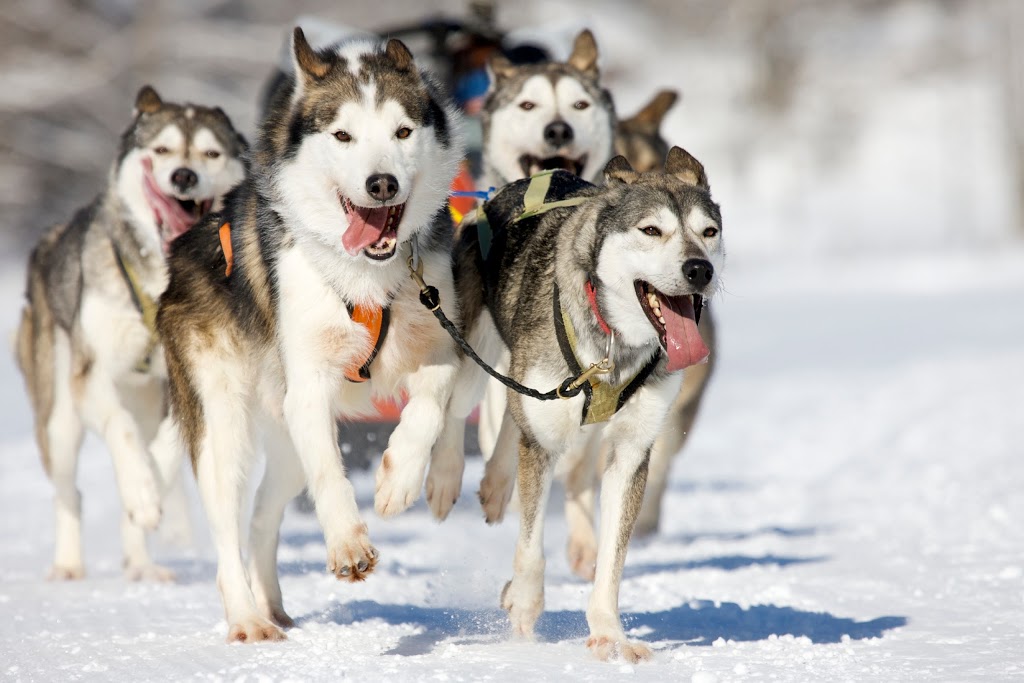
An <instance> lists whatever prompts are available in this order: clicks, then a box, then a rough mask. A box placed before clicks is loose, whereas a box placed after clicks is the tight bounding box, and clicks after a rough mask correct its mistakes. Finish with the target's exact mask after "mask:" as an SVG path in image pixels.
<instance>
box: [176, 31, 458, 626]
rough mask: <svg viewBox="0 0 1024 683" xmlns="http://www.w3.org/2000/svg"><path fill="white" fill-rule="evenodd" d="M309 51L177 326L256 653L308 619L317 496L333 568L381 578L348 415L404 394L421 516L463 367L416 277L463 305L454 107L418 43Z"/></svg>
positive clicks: (392, 508)
mask: <svg viewBox="0 0 1024 683" xmlns="http://www.w3.org/2000/svg"><path fill="white" fill-rule="evenodd" d="M292 42H293V55H294V76H293V77H291V78H289V79H287V80H286V81H285V82H284V83H283V84H282V87H281V89H280V90H279V91H278V92H277V94H275V95H274V96H272V97H271V106H270V111H269V113H268V115H267V117H266V119H265V120H264V122H263V125H262V130H261V132H260V135H259V139H258V142H257V145H256V148H255V150H254V154H253V161H252V168H251V172H250V175H249V177H248V178H247V180H246V182H244V183H243V184H242V185H241V186H240V188H239V189H238V191H237V192H235V193H233V194H232V195H231V196H230V197H229V199H228V203H227V206H226V208H225V211H224V212H223V214H220V215H217V216H214V217H212V218H211V219H210V220H208V221H206V222H205V223H204V224H203V225H201V226H199V227H198V228H197V229H195V230H193V231H192V232H191V233H189V234H188V235H186V237H185V238H183V239H182V240H179V241H178V242H177V243H175V248H174V251H173V253H172V256H171V259H170V265H171V282H170V285H169V287H168V289H167V292H166V294H165V295H164V297H163V298H162V299H161V303H160V312H159V316H158V327H159V330H160V332H161V334H163V335H165V336H166V339H167V342H166V343H167V360H168V369H169V372H170V379H171V392H170V395H171V414H172V419H173V423H174V425H175V428H176V429H178V430H180V433H181V435H182V437H183V439H184V442H185V444H186V446H187V449H188V451H189V452H190V454H191V457H192V462H193V466H194V468H195V471H196V476H197V478H198V482H199V490H200V494H201V495H202V498H203V502H204V507H205V509H206V515H207V518H208V519H209V522H210V526H211V530H212V533H213V538H214V541H215V544H216V547H217V555H218V569H217V586H218V588H219V589H220V592H221V597H222V598H223V602H224V609H225V612H226V616H227V622H228V629H229V630H228V639H229V640H240V641H247V642H252V641H256V640H268V639H270V640H273V639H279V638H283V637H284V634H283V632H282V631H281V627H287V626H288V625H290V624H291V623H292V622H291V619H290V618H289V617H288V615H287V614H286V613H285V610H284V606H283V603H282V598H281V589H280V585H279V583H278V577H277V560H276V556H277V542H278V528H279V526H280V523H281V516H282V513H283V511H284V508H285V506H286V504H287V503H288V501H289V500H291V499H292V498H293V497H294V496H295V495H296V494H297V493H299V492H300V491H301V490H302V489H303V487H308V489H309V492H310V494H311V496H312V498H313V500H314V501H315V505H316V513H317V516H318V518H319V521H320V524H321V526H322V527H323V531H324V537H325V540H326V544H327V569H328V570H329V571H330V572H331V573H333V574H335V575H336V576H337V578H338V579H340V580H344V581H361V580H363V579H365V578H366V577H367V575H369V574H370V573H371V572H372V571H373V569H374V566H375V564H376V562H377V559H378V553H377V551H376V550H375V549H374V547H373V546H372V545H371V544H370V539H369V535H368V531H367V527H366V524H364V523H363V521H362V519H361V518H360V515H359V509H358V507H357V505H356V499H355V494H354V491H353V488H352V485H351V483H350V482H349V481H348V479H347V478H346V476H345V470H344V467H343V465H342V460H341V454H340V452H339V448H338V439H337V433H336V430H337V426H336V425H337V421H336V419H337V418H338V417H339V416H341V417H344V416H348V415H356V414H360V413H363V412H368V411H370V410H372V407H371V398H372V396H374V395H388V396H390V395H394V394H396V393H398V392H399V391H401V390H403V389H404V391H405V392H406V395H407V396H408V403H407V404H406V406H405V408H404V409H403V411H402V415H401V421H400V423H399V425H398V427H397V428H396V429H395V431H394V433H393V434H392V436H391V438H390V441H389V443H388V448H387V450H386V452H385V453H384V457H383V460H382V463H381V466H380V469H379V471H378V473H377V490H376V508H377V511H378V512H379V513H380V514H381V515H384V516H389V515H393V514H396V513H398V512H401V511H402V510H404V509H405V508H406V507H408V506H409V505H410V504H412V502H413V501H415V500H416V498H417V497H418V496H419V494H420V491H421V490H422V488H423V477H424V472H425V469H426V466H427V464H428V462H429V458H430V450H431V447H432V446H433V443H434V441H435V440H436V438H437V435H438V433H439V432H440V431H441V426H442V423H443V421H444V412H445V408H446V406H447V403H448V399H449V396H450V394H451V390H452V385H453V381H454V378H455V374H456V372H457V367H458V362H459V357H458V354H457V351H456V346H455V344H454V343H453V342H452V340H451V338H450V337H449V336H448V334H447V333H446V332H445V331H444V329H442V328H441V327H440V326H439V325H438V324H437V321H436V320H435V319H434V317H433V316H432V315H431V313H430V312H429V311H427V310H426V309H425V308H424V307H423V306H422V305H421V303H420V301H419V289H418V288H417V286H416V285H415V283H414V281H413V280H412V279H411V278H410V273H409V266H408V263H409V259H413V262H417V261H418V265H419V266H420V267H421V268H422V272H423V276H424V277H426V278H427V279H429V280H431V281H432V282H436V283H437V286H438V288H439V289H440V290H441V293H442V296H444V297H445V298H446V299H447V300H449V301H451V300H453V298H454V294H453V292H454V287H453V283H452V267H451V263H452V262H451V240H452V226H451V219H450V218H449V216H448V212H447V196H448V188H449V186H450V184H451V181H452V178H453V177H454V175H455V173H456V170H457V167H458V164H459V161H460V159H461V157H462V149H461V141H460V134H459V123H460V122H459V121H458V117H457V115H456V113H455V111H454V109H453V108H452V106H451V105H450V104H449V102H448V100H447V98H446V97H444V96H443V95H442V94H441V93H440V92H439V90H438V89H437V88H436V86H435V85H434V83H433V81H432V80H431V79H430V78H429V77H428V76H427V75H426V74H425V73H423V72H421V71H420V69H419V68H418V67H417V65H416V64H415V63H414V61H413V57H412V55H411V54H410V53H409V51H408V50H407V49H406V47H405V46H404V45H403V44H402V43H401V42H400V41H397V40H390V41H388V42H387V43H378V42H355V43H348V44H343V45H341V46H338V47H336V48H332V49H325V50H313V49H312V48H311V47H310V46H309V43H308V42H307V41H306V39H305V37H304V36H303V33H302V31H301V30H300V29H298V28H296V29H295V32H294V35H293V41H292ZM264 418H265V419H264ZM257 425H258V426H259V427H261V428H262V431H263V432H264V434H263V435H264V437H266V439H267V464H266V472H265V474H264V477H263V481H262V483H261V484H260V487H259V491H258V492H257V496H256V504H255V509H254V511H253V517H252V527H251V534H250V553H249V558H250V565H249V567H248V568H246V567H245V566H244V565H243V558H242V548H241V540H240V529H239V523H240V520H241V517H242V510H243V508H244V502H243V492H245V491H246V479H247V475H248V471H249V469H250V467H251V465H252V463H253V461H254V460H255V459H256V453H255V448H254V445H253V438H252V436H253V435H252V432H253V431H254V427H256V426H257Z"/></svg>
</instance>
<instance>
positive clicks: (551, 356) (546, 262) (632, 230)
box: [453, 147, 724, 661]
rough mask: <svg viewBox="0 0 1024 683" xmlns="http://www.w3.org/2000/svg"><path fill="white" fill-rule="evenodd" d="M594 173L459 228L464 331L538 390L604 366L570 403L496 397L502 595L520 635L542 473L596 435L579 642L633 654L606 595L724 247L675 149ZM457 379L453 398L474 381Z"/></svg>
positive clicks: (535, 558)
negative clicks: (502, 466) (501, 449)
mask: <svg viewBox="0 0 1024 683" xmlns="http://www.w3.org/2000/svg"><path fill="white" fill-rule="evenodd" d="M604 179H605V183H606V184H605V187H603V188H598V187H594V186H591V185H589V184H587V183H585V182H583V181H581V180H580V179H578V178H575V177H573V176H571V175H569V174H567V173H565V172H563V171H555V172H553V173H550V174H540V175H537V176H534V177H533V178H532V179H529V180H521V181H518V182H516V183H513V184H512V185H510V186H508V187H506V188H505V189H503V190H501V191H499V192H498V194H497V195H496V196H495V197H494V198H493V199H491V200H490V201H489V202H488V203H487V204H485V206H484V212H485V214H486V218H487V220H486V221H481V222H478V223H477V224H476V225H472V226H466V227H465V229H464V231H463V233H462V235H461V237H460V241H459V243H458V245H457V249H456V259H457V280H458V283H459V285H458V288H459V295H460V297H461V311H462V315H463V317H464V322H465V328H466V329H467V330H469V336H470V338H471V339H473V340H475V341H476V343H477V344H478V345H479V346H480V348H484V349H490V354H489V355H491V356H492V357H493V355H494V351H493V349H494V348H495V347H494V345H490V346H488V345H487V344H486V343H481V342H480V340H481V339H483V338H486V337H488V336H493V335H494V334H495V333H496V335H497V336H498V337H499V338H500V340H501V342H503V344H504V346H505V347H507V348H508V349H509V350H510V352H511V362H510V366H509V375H510V376H511V377H512V378H513V379H514V380H516V381H518V382H521V383H522V384H524V385H526V386H528V387H532V388H535V389H539V390H541V391H544V390H547V389H550V388H553V387H559V386H562V387H565V386H566V385H565V384H564V382H563V380H565V379H566V378H570V377H578V376H580V374H581V373H582V372H583V371H584V370H586V369H588V368H592V367H594V366H597V367H598V368H600V369H602V370H603V371H604V372H603V373H601V374H597V375H592V376H591V377H589V379H583V380H580V381H578V384H579V385H580V386H581V387H582V390H581V391H580V393H579V394H577V395H576V396H574V397H573V398H570V399H568V400H554V401H541V400H537V399H535V398H532V397H523V396H521V395H520V394H519V393H516V392H515V391H512V390H509V391H508V406H509V412H510V413H511V416H512V418H513V420H514V422H515V425H516V427H518V433H519V443H518V454H519V457H518V486H519V499H520V505H521V509H522V514H521V517H520V534H519V541H518V544H517V546H516V555H515V563H514V571H513V578H512V580H511V581H510V582H509V583H508V584H507V585H506V586H505V589H504V591H503V592H502V596H501V604H502V606H503V607H504V608H505V609H507V610H508V612H509V615H510V618H511V622H512V626H513V629H514V631H515V632H516V633H518V634H521V635H524V636H530V635H531V634H532V632H533V627H534V623H535V622H536V620H537V618H538V617H539V615H540V613H541V612H542V610H543V595H544V588H543V572H544V558H543V519H544V511H545V506H546V503H547V499H548V493H549V490H550V485H551V481H552V477H553V476H554V473H555V470H556V468H558V467H559V465H560V460H561V459H563V457H564V456H565V455H566V454H568V453H570V452H573V451H576V450H578V449H579V448H580V446H581V444H582V442H584V441H585V440H587V439H588V438H589V437H590V436H592V432H594V431H600V432H601V434H600V436H601V439H602V440H603V442H604V443H606V444H607V445H608V449H609V454H608V458H607V464H606V466H605V468H604V471H603V472H602V473H601V475H600V485H601V519H600V538H599V542H598V544H597V548H598V551H597V552H598V554H597V558H596V575H595V583H594V588H593V592H592V595H591V598H590V603H589V606H588V609H587V621H588V623H589V626H590V639H589V640H588V646H589V647H590V648H591V649H592V650H593V651H594V653H595V654H596V655H597V656H598V657H600V658H602V659H606V658H608V657H610V656H612V655H613V654H615V653H617V654H619V655H621V656H622V657H623V658H624V659H626V660H629V661H637V660H640V659H644V658H646V657H648V656H649V655H650V651H649V650H648V649H647V648H646V647H644V646H643V645H640V644H636V643H631V642H629V641H627V639H626V636H625V634H624V632H623V629H622V626H621V624H620V620H619V612H618V604H617V603H618V586H619V581H620V577H621V573H622V567H623V562H624V560H625V553H626V546H627V544H628V541H629V538H630V535H631V533H632V531H633V525H634V523H635V521H636V518H637V515H638V513H639V511H640V506H641V503H642V500H643V494H644V486H645V482H646V479H647V471H648V463H649V459H650V454H651V448H652V446H653V445H654V442H655V440H656V438H657V437H658V435H659V434H660V433H661V430H662V428H663V426H664V422H665V418H666V415H668V414H669V412H670V410H671V408H672V404H673V402H674V401H675V400H676V398H677V396H678V394H679V389H680V386H681V382H682V371H683V370H684V369H686V368H690V367H692V366H694V365H697V364H699V363H701V362H703V361H704V360H705V359H706V358H707V357H708V355H709V353H710V352H709V350H708V347H707V345H706V344H705V342H704V341H703V340H702V339H701V336H700V333H699V331H698V327H697V320H696V318H697V315H698V313H699V311H700V308H701V304H702V302H703V299H705V298H707V297H709V296H712V295H713V294H714V293H715V291H716V289H717V288H718V283H719V277H720V272H721V269H722V266H723V262H724V250H723V244H722V235H721V229H722V224H721V214H720V211H719V208H718V206H717V205H716V204H715V203H714V202H713V201H712V199H711V196H710V193H709V189H708V183H707V179H706V176H705V174H704V169H703V167H702V166H701V165H700V163H699V162H697V161H696V159H694V158H693V157H691V156H690V155H689V154H687V153H686V152H685V151H683V150H682V149H681V148H678V147H674V148H672V150H671V151H670V152H669V154H668V158H667V161H666V164H665V168H664V171H659V172H652V173H644V174H640V173H637V172H636V171H634V170H633V169H632V168H631V167H630V166H629V163H628V162H627V161H626V160H625V159H624V158H623V157H615V158H614V159H612V160H611V161H610V162H609V163H608V165H607V166H606V167H605V171H604ZM481 355H482V356H485V355H488V353H487V352H486V351H485V353H484V354H481ZM485 360H487V358H485ZM465 362H467V363H468V362H470V361H468V360H467V361H465ZM480 374H482V373H480ZM464 377H465V375H460V380H459V387H458V389H457V390H456V393H457V395H458V394H460V393H461V392H462V391H463V390H477V391H479V388H480V385H479V383H473V382H467V383H463V378H464ZM569 386H572V385H569ZM453 400H454V399H453ZM506 422H507V420H506ZM505 429H506V425H505V424H503V426H502V430H503V431H505ZM510 487H511V485H510Z"/></svg>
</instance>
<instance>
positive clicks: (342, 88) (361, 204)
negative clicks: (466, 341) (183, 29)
mask: <svg viewBox="0 0 1024 683" xmlns="http://www.w3.org/2000/svg"><path fill="white" fill-rule="evenodd" d="M292 52H293V61H294V65H293V66H294V80H293V81H292V82H291V83H289V84H287V85H286V86H285V87H286V88H290V94H289V93H288V92H285V93H282V94H281V96H280V97H278V98H277V101H278V105H277V108H276V109H275V110H274V111H271V112H270V113H269V115H268V117H267V119H266V121H265V123H264V128H263V139H262V140H261V149H260V152H259V158H260V163H262V164H265V165H266V166H268V167H272V171H271V173H270V177H271V182H272V183H273V186H274V187H273V189H272V194H273V196H274V198H275V200H274V201H275V206H276V207H277V208H278V210H279V211H280V212H281V214H282V216H283V217H285V218H286V219H287V221H288V223H289V224H290V225H292V226H293V228H294V229H295V230H296V234H297V235H298V236H300V237H307V238H309V237H311V238H313V239H315V240H316V241H318V242H319V243H321V244H324V245H327V246H328V247H330V248H332V249H335V250H337V251H338V252H341V253H343V254H346V255H347V256H348V257H349V258H351V259H359V260H360V261H363V262H365V261H367V260H368V261H370V262H372V263H377V264H384V263H387V262H389V261H390V259H391V258H392V257H393V256H394V255H395V253H396V251H397V248H398V245H400V244H403V243H404V242H406V241H408V240H409V239H410V238H412V237H413V236H414V235H417V234H418V233H426V231H428V230H430V229H431V226H432V224H433V222H434V220H435V218H436V217H437V215H438V213H439V212H441V211H444V210H445V200H446V198H447V196H448V189H449V186H450V185H451V181H452V178H454V177H455V173H456V171H457V169H458V163H459V160H460V159H461V158H462V150H461V144H460V142H461V141H460V140H459V138H458V127H457V123H458V120H457V114H456V113H455V110H454V108H453V107H452V105H451V104H450V103H449V102H448V100H447V98H446V97H444V96H442V95H441V93H440V90H439V89H438V87H437V86H436V85H435V83H434V82H433V80H432V79H431V78H430V77H429V76H428V75H427V74H426V73H425V72H422V71H420V69H419V68H417V66H416V64H415V63H414V61H413V57H412V54H411V53H410V52H409V50H408V49H407V48H406V47H405V45H404V44H403V43H402V42H401V41H399V40H389V41H387V42H386V43H380V42H376V41H373V42H368V41H356V42H351V43H344V44H341V45H339V46H337V47H335V48H330V49H324V50H314V49H313V48H312V47H310V45H309V43H308V42H307V41H306V38H305V36H304V35H303V33H302V30H301V29H299V28H296V29H295V32H294V35H293V40H292Z"/></svg>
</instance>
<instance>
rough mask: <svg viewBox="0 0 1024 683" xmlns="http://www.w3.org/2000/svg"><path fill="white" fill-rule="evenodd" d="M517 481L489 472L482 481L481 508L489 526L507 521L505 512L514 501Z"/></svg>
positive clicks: (479, 494)
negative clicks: (513, 496)
mask: <svg viewBox="0 0 1024 683" xmlns="http://www.w3.org/2000/svg"><path fill="white" fill-rule="evenodd" d="M514 488H515V481H514V480H513V479H512V477H508V476H504V475H502V474H496V473H494V472H491V471H487V472H486V473H485V474H484V478H483V479H481V480H480V491H479V492H478V493H477V495H478V496H479V497H480V507H482V508H483V510H484V519H485V520H486V521H487V523H488V524H497V523H498V522H500V521H501V520H503V519H505V510H506V509H507V508H508V502H509V501H510V500H511V499H512V491H513V489H514Z"/></svg>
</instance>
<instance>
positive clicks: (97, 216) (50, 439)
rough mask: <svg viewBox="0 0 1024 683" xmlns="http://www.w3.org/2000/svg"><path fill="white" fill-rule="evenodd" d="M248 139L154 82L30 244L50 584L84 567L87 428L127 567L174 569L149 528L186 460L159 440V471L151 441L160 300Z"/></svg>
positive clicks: (21, 350) (32, 369)
mask: <svg viewBox="0 0 1024 683" xmlns="http://www.w3.org/2000/svg"><path fill="white" fill-rule="evenodd" d="M245 148H246V146H245V141H244V140H243V139H242V138H241V136H240V135H239V134H238V133H237V132H236V131H235V129H234V128H233V127H232V125H231V121H230V120H229V119H228V117H227V115H225V114H224V112H223V111H222V110H221V109H219V108H208V107H201V106H197V105H192V104H184V105H179V104H172V103H169V102H163V101H162V100H161V99H160V97H159V96H158V95H157V93H156V91H155V90H153V89H152V88H151V87H149V86H146V87H144V88H142V89H141V90H140V91H139V94H138V97H137V98H136V101H135V109H134V113H133V119H132V123H131V125H130V126H129V127H128V129H127V130H126V131H125V133H124V134H123V135H122V137H121V148H120V151H119V153H118V156H117V160H116V161H115V162H114V165H113V167H112V168H111V170H110V176H109V180H108V184H107V188H106V189H105V190H104V191H103V193H102V194H100V195H99V196H98V197H97V198H96V199H95V200H94V201H93V202H92V203H91V204H90V205H89V206H87V207H85V208H83V209H81V210H80V211H79V212H78V213H77V214H75V216H74V218H72V219H71V221H70V222H69V223H66V224H63V225H59V226H57V227H55V228H53V229H52V230H51V231H50V232H49V233H48V234H47V235H46V236H45V237H43V239H42V240H41V241H40V243H39V245H38V246H37V247H36V249H35V251H33V252H32V257H31V261H30V262H29V268H28V288H27V292H26V296H27V303H26V305H25V309H24V311H23V312H22V318H21V326H20V327H19V329H18V336H17V356H18V364H19V366H20V367H21V371H22V373H23V374H24V376H25V383H26V385H27V387H28V393H29V396H30V398H31V402H32V409H33V413H34V417H35V432H36V440H37V442H38V444H39V450H40V454H41V455H42V459H43V467H44V468H45V469H46V472H47V473H48V474H49V476H50V478H51V479H52V481H53V485H54V487H55V488H56V494H57V495H56V511H55V512H56V521H57V540H56V554H55V558H54V564H53V570H52V572H51V576H52V577H53V578H55V579H77V578H81V577H82V576H83V575H84V567H83V565H82V548H81V497H80V495H79V492H78V489H77V487H76V484H75V473H76V470H77V466H78V451H79V447H80V445H81V441H82V432H83V428H85V427H88V428H89V429H92V430H93V431H95V432H96V433H97V434H99V435H100V436H101V437H102V438H103V439H104V441H105V442H106V445H107V447H108V448H109V449H110V453H111V455H112V456H113V459H114V471H115V473H116V475H117V485H118V491H119V492H120V495H121V503H122V505H123V506H124V516H123V521H122V524H121V530H122V534H123V540H124V567H125V574H126V575H127V576H128V577H129V578H132V579H138V578H156V579H169V578H171V577H172V576H173V575H172V574H171V573H170V572H169V571H168V570H166V569H164V568H162V567H159V566H157V565H155V564H153V562H152V561H151V560H150V557H149V554H148V552H147V550H146V539H145V533H144V529H148V528H153V527H154V526H156V524H157V522H158V521H159V519H160V490H161V488H165V487H167V486H170V485H173V484H174V483H175V481H176V475H177V474H178V473H179V472H180V469H181V460H180V458H178V457H175V456H176V454H177V453H178V452H179V449H176V448H173V447H168V448H161V449H154V453H155V452H156V450H159V451H160V452H161V453H163V454H164V455H165V456H166V457H163V458H161V460H160V461H159V462H157V463H156V465H157V466H158V468H159V470H160V471H159V473H157V472H155V471H154V468H153V466H152V465H153V463H152V462H151V458H150V454H149V452H148V448H147V446H148V444H149V443H150V440H152V439H153V438H154V432H155V430H156V426H157V425H158V424H159V423H160V420H161V418H162V417H163V414H164V412H165V408H164V406H165V398H164V393H165V381H166V369H165V366H164V360H163V350H162V349H161V346H160V343H159V340H158V338H157V336H156V328H155V320H154V319H155V315H156V303H155V302H156V300H157V298H158V297H159V296H160V293H161V292H163V290H164V287H165V286H166V284H167V264H166V260H165V259H166V254H167V252H168V250H169V248H170V244H171V243H172V241H173V240H174V239H175V238H177V237H179V236H180V235H181V234H183V233H184V232H186V231H187V230H189V229H190V228H191V227H192V225H193V224H194V223H195V222H196V221H197V220H198V219H199V218H200V217H201V216H202V215H203V214H204V213H206V212H209V211H210V210H211V209H217V208H219V207H220V204H221V198H222V197H223V196H224V194H225V193H227V191H228V190H230V189H231V188H232V187H233V186H234V185H236V184H237V183H238V182H239V181H241V180H242V177H243V175H244V172H245V167H244V164H243V161H242V158H241V156H242V154H243V152H244V151H245ZM169 445H173V444H169ZM177 479H180V477H177Z"/></svg>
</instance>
